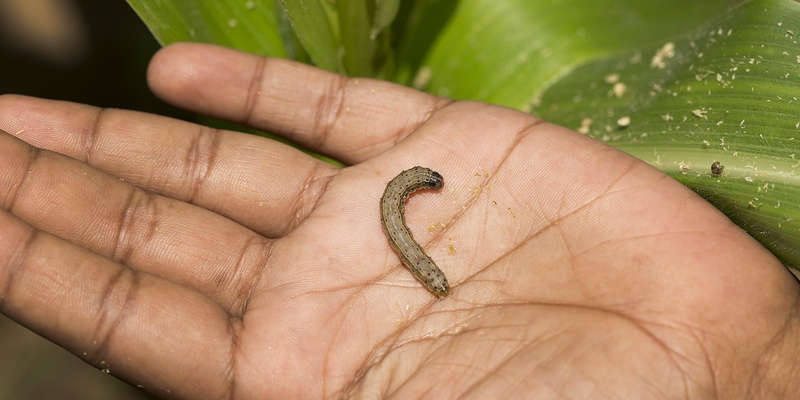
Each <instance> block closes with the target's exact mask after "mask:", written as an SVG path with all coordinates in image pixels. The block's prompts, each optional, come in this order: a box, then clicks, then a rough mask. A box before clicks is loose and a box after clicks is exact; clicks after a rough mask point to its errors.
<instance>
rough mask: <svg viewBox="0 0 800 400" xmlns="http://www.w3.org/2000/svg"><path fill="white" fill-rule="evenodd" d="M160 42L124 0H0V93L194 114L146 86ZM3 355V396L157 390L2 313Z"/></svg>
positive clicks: (121, 394) (131, 395)
mask: <svg viewBox="0 0 800 400" xmlns="http://www.w3.org/2000/svg"><path fill="white" fill-rule="evenodd" d="M158 49H159V45H158V43H156V41H155V39H153V37H152V35H151V34H150V32H149V31H148V30H147V28H146V27H145V26H144V24H143V23H142V22H141V21H140V20H139V18H138V17H137V16H136V14H135V13H134V12H133V10H132V9H131V8H130V7H129V6H128V4H127V3H125V2H124V1H122V0H118V1H96V0H0V60H2V62H0V93H16V94H24V95H29V96H37V97H44V98H51V99H60V100H69V101H75V102H80V103H87V104H92V105H95V106H100V107H116V108H127V109H134V110H141V111H147V112H152V113H157V114H165V115H172V116H176V117H179V118H183V119H194V117H193V116H192V115H191V114H189V113H185V112H180V111H179V110H177V109H175V108H173V107H170V106H168V105H166V104H164V103H162V102H161V101H159V100H158V99H156V98H155V96H153V95H152V94H151V93H150V91H149V89H148V88H147V84H146V80H145V73H146V70H147V63H148V61H149V59H150V57H152V55H153V53H155V52H156V51H157V50H158ZM0 112H2V110H0ZM0 360H2V361H0V400H5V399H15V400H18V399H36V400H48V399H85V400H93V399H149V398H151V397H150V396H148V395H147V394H146V393H144V392H142V391H141V390H139V389H136V388H133V387H131V386H129V385H128V384H126V383H124V382H122V381H120V380H118V379H116V378H114V377H113V376H110V375H108V374H105V373H103V372H101V371H99V370H97V369H95V368H93V367H90V366H89V365H87V364H84V363H83V361H81V360H80V359H78V358H77V357H75V356H73V355H72V354H70V353H68V352H67V351H65V350H63V349H61V348H60V347H58V346H56V345H54V344H52V343H50V342H49V341H47V340H45V339H43V338H41V337H39V336H38V335H36V334H34V333H32V332H30V331H28V330H27V329H25V328H24V327H22V326H20V325H18V324H16V323H15V322H13V321H11V320H9V319H8V318H6V317H5V316H2V315H0Z"/></svg>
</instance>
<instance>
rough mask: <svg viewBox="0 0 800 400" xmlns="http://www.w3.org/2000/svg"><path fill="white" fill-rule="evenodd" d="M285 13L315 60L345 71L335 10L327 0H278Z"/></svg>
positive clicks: (330, 69)
mask: <svg viewBox="0 0 800 400" xmlns="http://www.w3.org/2000/svg"><path fill="white" fill-rule="evenodd" d="M280 3H281V7H282V8H283V11H284V13H285V14H286V17H287V18H288V20H289V22H290V23H291V25H292V28H293V29H294V31H295V33H296V34H297V37H298V38H299V39H300V42H301V43H302V44H303V47H304V48H305V49H306V51H307V52H308V54H309V55H310V56H311V60H312V61H313V62H314V64H315V65H316V66H318V67H320V68H322V69H326V70H328V71H332V72H337V73H340V74H345V73H346V72H347V69H346V68H345V65H344V63H343V61H342V51H343V50H344V49H343V47H342V43H341V37H340V34H339V32H340V26H339V23H338V19H337V15H336V10H334V9H333V7H332V6H331V5H330V4H329V3H328V1H327V0H280Z"/></svg>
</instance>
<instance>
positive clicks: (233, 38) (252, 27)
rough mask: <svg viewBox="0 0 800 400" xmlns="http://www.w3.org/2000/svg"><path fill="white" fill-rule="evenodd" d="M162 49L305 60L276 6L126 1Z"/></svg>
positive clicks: (246, 1) (244, 0) (244, 1)
mask: <svg viewBox="0 0 800 400" xmlns="http://www.w3.org/2000/svg"><path fill="white" fill-rule="evenodd" d="M128 4H130V6H131V7H132V8H133V9H134V11H136V13H137V14H138V15H139V17H140V18H141V19H142V20H143V21H144V22H145V23H146V24H147V26H148V27H149V28H150V31H151V32H153V35H154V36H155V37H156V39H158V41H159V42H160V43H161V44H162V45H167V44H170V43H175V42H203V43H214V44H220V45H224V46H228V47H233V48H236V49H240V50H243V51H248V52H251V53H255V54H260V55H264V56H272V57H291V58H294V59H299V60H303V59H305V58H306V56H305V54H304V51H303V50H302V48H301V47H300V46H299V43H298V42H297V39H296V38H295V37H294V33H293V32H292V31H291V29H290V28H289V26H288V22H287V21H286V20H285V19H284V16H283V13H282V11H281V10H280V8H279V7H278V4H277V1H265V2H258V1H255V0H237V1H231V0H219V1H215V0H200V1H191V0H128Z"/></svg>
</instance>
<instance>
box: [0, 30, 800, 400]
mask: <svg viewBox="0 0 800 400" xmlns="http://www.w3.org/2000/svg"><path fill="white" fill-rule="evenodd" d="M149 79H150V83H151V86H152V88H153V90H154V91H155V92H156V93H157V94H158V95H160V96H161V97H162V98H164V99H165V100H167V101H170V102H172V103H174V104H176V105H179V106H182V107H185V108H188V109H191V110H194V111H197V112H201V113H206V114H211V115H214V116H217V117H220V118H224V119H229V120H233V121H237V122H240V123H244V124H247V125H250V126H253V127H256V128H260V129H264V130H267V131H270V132H275V133H279V134H281V135H283V136H285V137H287V138H289V139H291V140H293V141H295V142H297V143H299V144H301V145H303V146H306V147H307V148H310V149H312V150H314V151H318V152H320V153H323V154H327V155H330V156H332V157H334V158H337V159H339V160H343V161H345V162H347V163H348V164H351V165H352V166H351V167H347V168H337V167H334V166H331V165H329V164H326V163H324V162H322V161H319V160H317V159H315V158H313V157H311V156H309V155H306V154H304V153H302V152H300V151H298V150H296V149H294V148H292V147H289V146H287V145H284V144H281V143H278V142H276V141H272V140H268V139H264V138H260V137H256V136H252V135H246V134H241V133H235V132H224V131H216V130H213V129H209V128H205V127H201V126H198V125H194V124H190V123H187V122H182V121H176V120H172V119H169V118H164V117H159V116H154V115H148V114H142V113H136V112H129V111H120V110H101V109H97V108H92V107H88V106H83V105H76V104H71V103H64V102H54V101H47V100H41V99H31V98H25V97H19V96H3V97H2V98H0V129H3V130H5V131H7V132H10V133H11V134H10V135H9V134H2V135H0V185H2V188H3V189H2V190H0V205H1V207H0V208H2V210H3V211H2V212H0V255H2V261H1V262H0V311H1V312H3V313H4V314H6V315H8V316H10V317H11V318H13V319H15V320H17V321H19V322H20V323H22V324H24V325H26V326H28V327H29V328H30V329H33V330H34V331H36V332H38V333H40V334H41V335H43V336H45V337H47V338H49V339H50V340H52V341H54V342H56V343H58V344H60V345H61V346H63V347H65V348H67V349H69V350H70V351H72V352H73V353H75V354H76V355H78V356H79V357H81V358H83V359H84V360H86V361H87V362H89V363H91V364H92V365H95V366H97V367H98V368H107V369H109V370H110V372H111V373H112V374H114V375H117V376H119V377H121V378H122V379H125V380H127V381H128V382H131V383H132V384H134V385H140V386H142V387H144V388H145V389H146V390H148V391H150V392H152V393H154V394H156V395H159V396H164V397H175V398H194V399H198V398H219V397H230V398H322V397H324V398H337V397H346V396H356V397H362V398H379V397H390V396H395V397H397V398H420V397H424V398H456V397H459V398H461V397H474V398H500V397H514V398H516V397H532V398H554V397H577V398H585V397H591V398H605V397H615V398H671V397H689V398H707V397H719V398H737V397H738V398H744V397H747V398H757V397H759V396H761V397H768V398H774V397H779V396H780V395H789V394H790V393H796V392H797V388H796V385H795V383H794V382H793V373H792V371H793V367H794V366H795V364H796V363H795V361H794V360H796V359H797V355H798V354H797V353H798V351H797V350H796V349H798V346H797V344H798V340H797V339H795V338H797V337H798V328H797V326H798V311H797V307H796V299H797V298H798V290H797V289H798V286H797V283H796V282H795V280H793V279H792V277H791V274H790V273H789V272H787V270H786V269H785V268H784V267H783V266H782V265H781V264H780V263H779V262H778V261H777V260H776V259H775V258H774V257H773V256H772V255H771V254H770V253H769V252H768V251H767V250H765V249H764V248H763V247H762V246H760V245H759V244H758V243H757V242H756V241H754V240H753V239H752V238H750V237H749V236H748V235H746V234H745V233H744V232H743V231H742V230H740V229H739V228H738V227H736V226H735V225H733V224H732V223H731V222H730V221H729V220H728V219H727V218H726V217H724V216H723V215H722V214H721V213H719V212H718V211H717V210H716V209H714V208H713V207H712V206H710V205H709V204H708V203H706V202H705V201H704V200H702V199H701V198H699V197H698V196H697V195H695V194H694V193H692V192H691V191H690V190H688V189H687V188H685V187H684V186H682V185H681V184H679V183H677V182H676V181H674V180H672V179H670V178H669V177H667V176H666V175H664V174H662V173H661V172H659V171H657V170H656V169H654V168H652V167H650V166H648V165H647V164H645V163H643V162H641V161H639V160H637V159H635V158H633V157H631V156H628V155H626V154H624V153H622V152H619V151H617V150H615V149H613V148H610V147H608V146H606V145H604V144H602V143H599V142H597V141H594V140H592V139H590V138H587V137H585V136H582V135H580V134H578V133H575V132H572V131H570V130H567V129H565V128H561V127H558V126H554V125H551V124H548V123H546V122H543V121H541V120H538V119H536V118H534V117H532V116H530V115H526V114H523V113H520V112H517V111H513V110H509V109H505V108H501V107H497V106H492V105H487V104H481V103H473V102H452V101H449V100H446V99H442V98H437V97H434V96H431V95H427V94H423V93H419V92H417V91H414V90H411V89H408V88H403V87H398V86H396V85H392V84H389V83H385V82H379V81H372V80H367V79H347V78H343V77H340V76H337V75H333V74H329V73H325V72H321V71H319V70H316V69H314V68H311V67H308V66H304V65H299V64H296V63H292V62H287V61H282V60H275V59H262V58H258V57H255V56H252V55H247V54H242V53H238V52H235V51H232V50H227V49H222V48H216V47H211V46H206V45H197V44H192V45H190V44H181V45H175V46H171V47H168V48H166V49H164V50H162V51H161V52H160V53H159V54H158V55H157V56H156V57H155V59H154V61H153V63H152V64H151V68H150V71H149ZM14 136H16V137H17V138H15V137H14ZM19 139H21V140H19ZM414 165H423V166H427V167H430V168H432V169H434V170H436V171H438V172H440V173H441V174H442V175H443V176H444V180H445V187H444V189H443V190H442V192H440V193H436V192H429V193H422V194H418V195H415V196H413V197H412V198H411V199H410V201H409V205H408V206H407V207H406V216H407V217H406V219H407V222H408V224H409V225H410V228H411V230H412V232H414V233H415V237H416V239H417V240H418V241H419V242H420V243H421V244H422V245H423V247H424V248H425V249H426V252H427V253H428V254H429V255H431V256H432V257H433V259H434V260H435V261H436V262H437V264H438V265H439V267H441V269H442V270H443V271H444V272H445V274H446V275H447V277H448V279H449V281H450V284H451V287H452V294H451V295H450V296H449V297H447V298H446V299H444V300H442V301H439V300H437V299H436V297H434V296H433V295H431V294H430V293H429V292H427V291H426V290H425V289H424V288H423V287H422V285H420V284H419V283H418V282H417V281H416V280H415V279H414V278H413V277H412V275H411V274H410V272H409V271H408V270H407V269H405V267H403V266H402V265H401V264H400V261H399V258H398V256H397V254H396V253H395V252H394V251H393V250H392V249H391V248H390V247H389V246H388V243H387V241H386V237H385V235H384V233H383V232H382V230H381V226H380V217H379V210H378V200H379V198H380V196H381V194H382V193H383V190H384V188H385V185H386V183H387V182H388V181H389V180H390V179H391V178H392V177H394V176H395V175H397V173H399V172H400V171H402V170H403V169H406V168H409V167H411V166H414Z"/></svg>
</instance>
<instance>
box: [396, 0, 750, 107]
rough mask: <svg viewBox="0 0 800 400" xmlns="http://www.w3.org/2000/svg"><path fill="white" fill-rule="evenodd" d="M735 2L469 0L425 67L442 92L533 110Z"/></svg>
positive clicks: (431, 82) (431, 85) (459, 6)
mask: <svg viewBox="0 0 800 400" xmlns="http://www.w3.org/2000/svg"><path fill="white" fill-rule="evenodd" d="M734 2H738V0H706V1H691V0H677V1H676V0H657V1H655V0H653V1H641V0H614V1H609V0H606V1H583V2H580V3H576V2H574V1H563V0H538V1H530V0H504V1H498V0H462V1H460V2H458V3H457V6H456V7H455V9H454V10H453V13H452V16H450V17H449V18H448V19H447V21H446V26H444V27H443V29H442V32H441V33H440V34H438V35H437V38H436V41H435V43H434V44H433V45H432V48H431V51H430V52H429V53H428V54H427V55H426V56H425V58H424V60H422V64H421V66H420V67H421V68H422V71H423V73H424V74H425V75H428V76H429V78H428V79H427V81H428V82H427V83H428V85H427V86H428V88H429V91H431V92H433V93H435V94H439V95H442V96H450V97H454V98H459V99H472V100H480V101H487V102H491V103H495V104H501V105H506V106H509V107H514V108H518V109H524V110H527V109H529V107H530V103H531V102H532V101H534V100H535V99H537V98H538V97H539V96H540V94H541V92H542V90H543V89H544V88H546V87H547V86H549V85H550V84H551V83H552V82H556V81H558V80H559V79H560V77H562V76H564V75H566V74H567V73H569V72H570V71H572V70H573V69H574V68H575V67H577V66H578V65H580V64H582V63H585V62H588V61H589V60H592V59H596V58H598V57H603V56H606V55H609V54H614V53H617V52H619V51H623V50H626V49H630V48H631V47H634V46H638V45H642V44H650V43H654V42H657V41H658V40H660V39H662V38H664V37H668V36H670V35H674V34H678V33H681V32H684V31H686V30H687V29H690V28H694V27H696V26H697V25H698V24H700V23H701V22H703V21H705V20H707V19H708V18H709V17H710V16H715V15H719V14H720V12H721V11H724V10H725V9H726V8H727V7H728V6H729V5H730V4H732V3H734ZM434 3H435V2H434ZM432 6H434V5H429V7H432ZM429 18H430V17H429ZM422 23H428V22H427V21H423V20H420V21H419V24H422ZM434 25H435V24H434ZM411 29H412V30H413V29H426V27H424V26H416V27H413V28H411ZM407 30H408V29H407ZM412 45H413V44H412Z"/></svg>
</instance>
